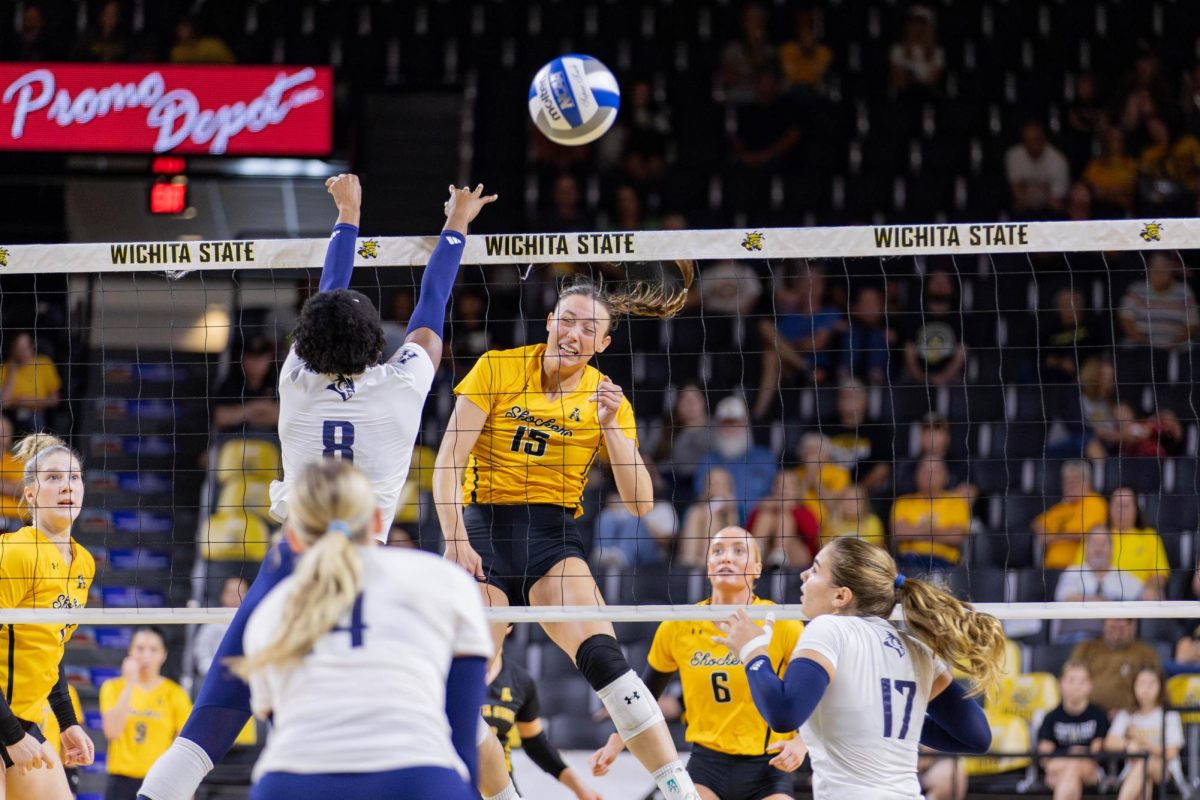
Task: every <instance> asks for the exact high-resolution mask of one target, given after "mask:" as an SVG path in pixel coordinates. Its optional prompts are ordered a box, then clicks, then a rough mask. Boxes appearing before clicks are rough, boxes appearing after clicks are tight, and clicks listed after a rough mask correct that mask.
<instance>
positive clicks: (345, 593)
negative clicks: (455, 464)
mask: <svg viewBox="0 0 1200 800" xmlns="http://www.w3.org/2000/svg"><path fill="white" fill-rule="evenodd" d="M288 506H289V509H288V519H287V522H286V523H285V524H286V525H287V527H288V528H289V529H290V530H291V531H292V533H293V535H295V536H296V537H297V538H298V539H300V541H302V542H304V543H305V544H306V545H307V546H308V549H307V550H305V552H304V553H303V554H302V555H301V557H300V559H299V560H298V561H297V563H296V569H295V572H294V573H293V575H292V588H291V590H290V596H289V598H288V603H287V605H286V606H285V607H284V612H283V616H282V618H281V619H280V620H279V632H278V634H277V636H276V638H275V640H274V641H273V642H271V644H270V645H268V646H267V647H266V648H264V649H263V650H262V651H261V652H258V653H255V654H254V655H253V656H250V657H248V658H244V659H233V660H232V662H231V663H230V667H231V668H232V669H233V671H234V672H235V673H237V674H238V675H239V676H241V677H243V678H246V677H248V676H249V675H250V673H252V672H254V671H256V670H259V669H262V668H263V667H267V666H273V665H288V664H292V663H295V662H296V661H299V660H300V659H301V658H303V657H304V656H306V655H307V654H308V653H309V652H310V651H311V650H312V649H313V646H314V645H315V644H316V643H317V640H319V639H320V638H321V637H322V636H324V635H325V634H327V633H329V631H330V630H332V629H333V627H334V626H335V625H337V622H338V620H339V619H340V618H341V617H342V615H344V614H345V613H346V612H347V611H349V610H350V608H351V607H352V606H353V605H354V601H355V599H356V598H357V597H358V595H359V593H360V591H361V590H362V557H361V556H360V555H359V553H358V549H357V546H358V545H363V544H367V543H368V542H369V541H370V537H371V521H372V519H373V518H374V515H375V495H374V492H373V491H372V490H371V484H370V482H369V481H367V479H366V477H365V476H364V475H363V474H362V473H361V472H360V471H359V470H358V469H356V468H355V467H354V466H353V465H352V464H350V463H349V462H347V461H340V460H333V459H322V460H320V461H315V462H313V463H311V464H308V465H307V466H305V467H304V468H303V469H302V470H301V471H300V476H299V478H298V479H297V480H296V483H295V485H294V486H293V487H292V489H291V492H290V493H289V502H288Z"/></svg>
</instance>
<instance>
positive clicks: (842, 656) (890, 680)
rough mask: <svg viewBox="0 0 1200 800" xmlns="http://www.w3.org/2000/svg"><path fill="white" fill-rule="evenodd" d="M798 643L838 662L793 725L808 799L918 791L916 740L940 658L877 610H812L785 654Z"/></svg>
mask: <svg viewBox="0 0 1200 800" xmlns="http://www.w3.org/2000/svg"><path fill="white" fill-rule="evenodd" d="M801 650H813V651H816V652H817V653H820V654H821V655H823V656H825V658H827V659H829V661H830V663H831V664H833V667H834V669H836V670H837V674H836V675H835V676H834V680H833V682H832V683H831V684H830V685H829V688H828V689H827V690H826V691H825V696H824V697H822V698H821V702H820V703H819V704H818V705H817V708H816V710H815V711H814V712H813V714H812V716H811V717H809V719H808V721H807V722H805V723H804V725H803V726H801V728H800V735H801V736H802V737H803V739H804V743H805V744H807V745H808V752H809V756H810V757H811V758H812V765H813V797H814V800H827V799H828V798H839V800H848V798H854V800H916V798H920V797H921V784H920V781H919V780H918V779H917V745H918V744H919V742H920V738H921V726H922V724H923V723H924V721H925V707H926V705H927V704H928V702H929V692H930V689H931V687H932V686H933V681H934V679H935V678H936V677H937V676H938V674H939V673H940V672H942V670H943V667H942V666H941V664H940V662H938V661H937V660H936V659H935V658H934V657H933V654H932V653H930V651H929V649H928V648H927V647H925V645H923V644H921V643H920V642H918V641H916V640H915V639H913V638H912V637H911V636H906V635H903V634H901V633H900V632H898V631H897V630H896V629H895V628H894V627H893V626H892V625H891V624H890V623H889V622H887V621H886V620H884V619H880V618H879V617H850V616H840V615H834V614H825V615H822V616H820V617H817V618H816V619H814V620H813V621H812V622H809V623H808V624H807V626H806V627H805V628H804V633H802V634H801V635H800V641H799V642H797V643H796V650H795V652H793V654H792V658H793V659H794V658H796V654H797V653H799V652H800V651H801Z"/></svg>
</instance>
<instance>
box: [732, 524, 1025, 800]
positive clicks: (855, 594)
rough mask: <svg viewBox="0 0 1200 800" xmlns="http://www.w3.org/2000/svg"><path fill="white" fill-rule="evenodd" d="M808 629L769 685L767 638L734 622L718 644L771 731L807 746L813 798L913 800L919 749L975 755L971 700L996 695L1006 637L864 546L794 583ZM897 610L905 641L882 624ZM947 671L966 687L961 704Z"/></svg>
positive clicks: (846, 544)
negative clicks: (732, 656) (960, 675)
mask: <svg viewBox="0 0 1200 800" xmlns="http://www.w3.org/2000/svg"><path fill="white" fill-rule="evenodd" d="M803 579H804V588H803V596H802V601H801V609H802V610H803V611H804V614H805V615H806V616H807V617H808V618H809V619H810V620H811V621H810V622H809V623H808V625H807V627H805V629H804V633H803V634H801V636H800V641H799V642H798V643H797V644H796V649H795V651H794V652H793V653H792V660H791V663H790V664H789V665H788V669H787V674H786V676H785V677H784V678H783V679H782V680H781V679H779V678H778V677H776V676H775V674H774V672H773V671H772V669H771V663H770V660H769V657H768V656H767V650H766V647H767V645H769V644H770V641H771V637H770V633H769V632H766V631H764V629H762V628H759V627H758V626H756V625H755V624H754V623H753V622H751V621H750V619H749V617H748V616H747V615H746V612H745V611H739V612H738V613H737V614H735V615H734V616H733V617H731V618H730V619H729V621H728V622H725V623H722V627H723V628H724V629H725V630H726V632H727V636H726V637H724V638H718V639H717V641H718V642H720V643H721V644H724V645H726V646H728V647H729V648H730V649H731V650H733V651H734V652H737V653H739V655H740V658H741V660H742V663H743V664H744V665H745V669H746V676H747V678H748V679H749V681H750V692H751V694H752V695H753V696H754V704H755V705H756V706H757V707H758V710H759V712H760V713H761V714H762V715H763V718H764V719H766V720H767V722H768V723H770V725H771V727H772V728H773V729H775V730H780V731H783V730H795V729H796V728H800V734H801V736H803V738H804V741H805V743H806V744H807V745H808V749H809V754H810V757H811V758H812V765H813V797H814V798H815V800H827V799H828V798H841V799H844V798H851V797H852V798H854V799H855V800H917V798H920V797H921V785H920V782H919V781H918V779H917V747H918V745H919V744H924V745H926V746H928V747H932V748H934V749H935V750H942V751H946V752H964V753H984V752H987V749H988V747H989V746H990V745H991V739H992V735H991V729H990V728H989V727H988V723H987V719H986V718H985V717H984V714H983V709H982V708H981V707H980V706H979V705H978V704H977V703H976V702H975V701H974V700H972V699H971V695H974V694H979V693H982V692H985V691H987V690H988V689H989V688H991V687H993V686H995V685H996V684H997V683H998V682H999V680H1000V677H1001V674H1002V671H1003V668H1004V631H1003V629H1002V628H1001V627H1000V622H999V621H998V620H997V619H996V618H995V617H992V616H989V615H987V614H981V613H979V612H977V611H974V610H973V609H972V608H971V607H970V606H969V605H966V604H964V603H962V602H960V601H959V600H957V599H956V598H954V597H953V596H951V595H949V594H947V593H946V592H943V591H942V590H940V589H938V588H936V587H935V586H933V585H932V584H929V583H926V582H925V581H919V580H909V579H906V578H905V576H904V575H901V574H899V573H898V572H897V571H896V564H895V562H894V561H893V560H892V557H891V556H890V555H888V553H887V552H886V551H885V550H883V549H882V548H879V547H877V546H875V545H872V544H868V543H867V542H865V541H863V540H861V539H854V538H850V537H842V538H839V539H835V540H834V541H832V542H830V543H829V544H828V545H826V546H825V547H824V548H823V549H822V550H821V552H820V553H819V554H818V555H817V557H816V558H815V559H813V565H812V567H810V568H809V569H808V570H807V571H805V573H804V575H803ZM896 603H899V604H900V605H901V607H902V608H903V609H904V618H905V622H906V623H907V628H908V632H903V631H901V630H899V629H897V628H896V627H895V626H893V625H892V624H891V623H890V622H888V619H887V618H888V617H889V616H890V615H891V613H892V609H893V608H894V607H895V605H896ZM946 664H951V665H954V666H957V667H959V668H960V669H961V670H962V671H963V672H965V673H966V674H967V675H969V676H971V678H972V680H973V682H974V684H975V686H974V688H973V689H972V690H971V691H970V692H968V691H966V690H965V689H964V688H963V687H962V686H960V685H959V684H957V683H955V681H954V679H953V677H952V676H951V674H950V671H949V669H948V668H947V666H946Z"/></svg>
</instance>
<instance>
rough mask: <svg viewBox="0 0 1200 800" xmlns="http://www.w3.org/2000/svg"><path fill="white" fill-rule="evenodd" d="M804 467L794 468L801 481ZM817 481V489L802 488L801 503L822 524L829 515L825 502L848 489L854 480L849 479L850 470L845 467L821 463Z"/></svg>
mask: <svg viewBox="0 0 1200 800" xmlns="http://www.w3.org/2000/svg"><path fill="white" fill-rule="evenodd" d="M806 469H807V468H806V467H797V468H796V474H797V475H798V476H800V480H801V481H803V480H804V479H805V475H806V472H805V471H806ZM817 482H818V484H819V488H818V489H817V491H815V492H814V491H813V490H812V489H805V490H804V498H803V504H804V506H806V507H807V508H808V510H809V511H811V512H812V513H813V516H814V517H816V518H817V522H819V523H821V524H824V523H825V520H826V518H828V517H829V511H828V510H827V509H826V507H825V504H826V503H829V502H832V501H833V500H834V499H835V498H836V497H837V496H838V495H839V494H841V493H842V492H844V491H846V490H847V489H849V488H850V485H851V484H852V483H854V481H852V480H851V479H850V471H849V470H848V469H846V468H845V467H839V466H838V465H837V464H822V465H821V474H820V475H819V476H818V477H817ZM806 485H807V483H806Z"/></svg>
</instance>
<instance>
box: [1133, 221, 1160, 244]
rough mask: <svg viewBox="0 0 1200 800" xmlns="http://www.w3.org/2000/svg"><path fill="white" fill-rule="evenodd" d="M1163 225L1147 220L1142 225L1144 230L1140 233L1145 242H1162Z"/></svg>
mask: <svg viewBox="0 0 1200 800" xmlns="http://www.w3.org/2000/svg"><path fill="white" fill-rule="evenodd" d="M1162 232H1163V226H1162V225H1160V224H1159V223H1157V222H1147V223H1146V224H1145V225H1143V226H1142V232H1141V233H1140V234H1139V235H1140V236H1141V237H1142V241H1143V242H1161V241H1162Z"/></svg>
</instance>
